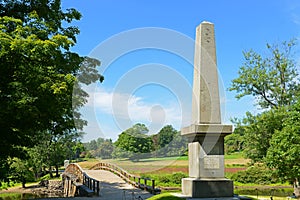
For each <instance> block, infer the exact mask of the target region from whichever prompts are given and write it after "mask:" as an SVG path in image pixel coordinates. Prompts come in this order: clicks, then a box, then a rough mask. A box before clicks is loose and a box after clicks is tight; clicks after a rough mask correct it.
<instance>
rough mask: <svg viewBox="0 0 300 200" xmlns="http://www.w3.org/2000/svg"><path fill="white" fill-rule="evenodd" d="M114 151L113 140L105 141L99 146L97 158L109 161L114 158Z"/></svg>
mask: <svg viewBox="0 0 300 200" xmlns="http://www.w3.org/2000/svg"><path fill="white" fill-rule="evenodd" d="M113 151H114V146H113V143H112V140H111V139H109V140H105V141H104V142H102V143H101V144H100V146H99V148H98V149H97V151H96V156H98V157H100V158H102V159H109V158H112V153H113Z"/></svg>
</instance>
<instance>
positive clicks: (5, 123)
mask: <svg viewBox="0 0 300 200" xmlns="http://www.w3.org/2000/svg"><path fill="white" fill-rule="evenodd" d="M0 5H1V6H0V28H1V33H0V74H4V75H5V76H2V77H1V79H0V101H1V104H0V119H1V120H0V129H1V133H2V134H3V137H2V139H1V140H0V151H1V154H0V162H7V158H8V157H20V158H23V157H25V153H26V152H24V148H22V147H32V146H34V144H35V143H36V142H37V141H38V139H39V135H40V134H43V133H44V132H46V131H50V132H51V134H53V135H62V134H68V133H70V132H74V131H77V129H81V128H82V127H83V126H84V125H85V124H86V122H85V121H83V120H81V119H80V117H81V116H80V114H79V112H78V109H79V108H80V107H81V106H82V105H83V104H84V103H85V102H86V101H87V100H86V98H87V97H88V94H87V93H86V92H84V91H83V90H82V89H81V84H80V83H84V84H90V83H91V82H95V81H96V80H100V81H102V80H103V77H102V76H101V75H100V74H98V72H97V70H96V69H95V67H96V66H98V65H100V62H99V61H98V60H95V59H92V58H87V57H82V56H79V55H78V54H77V53H74V52H71V51H70V47H71V46H73V45H75V43H76V35H77V34H78V33H79V29H78V28H76V27H72V26H69V27H63V24H67V23H70V22H72V21H73V20H78V19H80V17H81V15H80V13H79V12H78V11H76V10H75V9H69V10H67V11H66V12H64V11H62V9H61V7H60V0H42V1H40V0H23V1H21V0H9V1H8V0H3V1H1V3H0ZM74 121H76V124H77V126H76V127H75V124H74ZM3 166H6V165H3ZM0 171H1V172H7V170H5V169H0ZM6 177H7V174H6V173H0V179H3V178H6Z"/></svg>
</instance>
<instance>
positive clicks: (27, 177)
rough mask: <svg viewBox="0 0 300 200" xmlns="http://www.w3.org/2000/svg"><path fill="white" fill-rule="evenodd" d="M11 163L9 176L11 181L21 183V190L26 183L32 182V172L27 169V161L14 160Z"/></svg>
mask: <svg viewBox="0 0 300 200" xmlns="http://www.w3.org/2000/svg"><path fill="white" fill-rule="evenodd" d="M11 162H12V164H11V165H10V175H11V177H12V180H14V181H19V182H21V183H22V188H25V184H26V183H27V182H29V181H34V176H33V172H32V171H31V170H30V169H29V163H28V161H27V160H21V159H18V158H14V159H13V160H11Z"/></svg>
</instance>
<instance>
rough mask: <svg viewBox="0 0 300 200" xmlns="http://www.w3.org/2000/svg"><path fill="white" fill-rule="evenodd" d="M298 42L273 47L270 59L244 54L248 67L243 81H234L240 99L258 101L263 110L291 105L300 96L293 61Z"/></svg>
mask: <svg viewBox="0 0 300 200" xmlns="http://www.w3.org/2000/svg"><path fill="white" fill-rule="evenodd" d="M294 46H295V40H291V41H289V42H283V43H282V44H281V45H277V44H276V45H269V44H267V49H268V50H269V52H270V55H269V56H266V57H263V56H262V55H260V54H258V53H257V52H255V51H253V50H250V51H248V52H244V59H245V61H244V63H243V65H242V66H241V67H240V69H239V72H238V74H239V77H238V78H236V79H234V80H232V84H231V87H230V88H229V90H230V91H236V92H237V95H236V98H237V99H240V98H242V97H244V96H247V95H252V96H254V97H255V98H256V100H257V101H256V102H257V104H258V105H259V106H260V107H261V108H274V107H276V108H278V107H282V106H286V105H291V104H293V103H294V102H295V100H296V98H295V97H297V96H298V95H299V84H298V81H297V76H298V72H297V70H296V64H295V63H296V62H295V60H294V59H293V57H292V56H293V55H292V50H293V49H292V48H293V47H294Z"/></svg>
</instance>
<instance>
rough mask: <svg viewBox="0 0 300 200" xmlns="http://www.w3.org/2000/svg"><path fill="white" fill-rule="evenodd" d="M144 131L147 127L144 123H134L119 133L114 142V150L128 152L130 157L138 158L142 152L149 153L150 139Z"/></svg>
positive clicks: (146, 131)
mask: <svg viewBox="0 0 300 200" xmlns="http://www.w3.org/2000/svg"><path fill="white" fill-rule="evenodd" d="M146 133H148V128H147V127H146V126H145V125H144V124H140V123H138V124H135V125H134V126H132V127H131V128H129V129H127V130H125V131H123V132H122V133H121V134H120V135H119V137H118V140H117V141H116V142H115V143H114V144H115V146H116V147H117V149H116V150H118V149H121V151H126V152H130V153H131V155H132V156H130V158H131V159H137V160H138V159H139V158H140V156H141V155H142V154H143V153H150V152H151V149H152V139H151V137H149V136H147V135H146Z"/></svg>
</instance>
